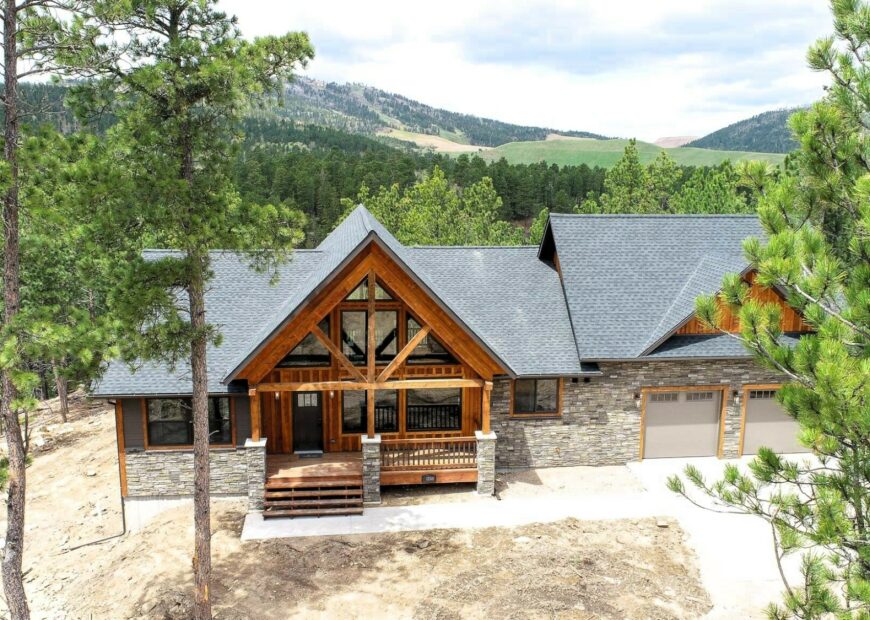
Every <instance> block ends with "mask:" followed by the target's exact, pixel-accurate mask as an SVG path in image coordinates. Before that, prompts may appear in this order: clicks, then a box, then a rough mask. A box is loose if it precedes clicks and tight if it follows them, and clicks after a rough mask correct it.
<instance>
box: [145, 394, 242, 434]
mask: <svg viewBox="0 0 870 620" xmlns="http://www.w3.org/2000/svg"><path fill="white" fill-rule="evenodd" d="M146 416H147V425H148V445H149V446H190V445H193V409H192V401H191V399H189V398H151V399H149V400H148V402H147V408H146ZM208 430H209V441H210V442H211V443H213V444H228V443H231V442H232V440H233V439H232V437H233V435H232V421H231V416H230V399H229V398H225V397H220V396H213V397H210V398H209V399H208Z"/></svg>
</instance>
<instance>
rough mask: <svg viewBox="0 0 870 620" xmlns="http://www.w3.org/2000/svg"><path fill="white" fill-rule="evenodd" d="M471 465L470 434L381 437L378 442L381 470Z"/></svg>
mask: <svg viewBox="0 0 870 620" xmlns="http://www.w3.org/2000/svg"><path fill="white" fill-rule="evenodd" d="M473 467H477V440H476V439H475V438H474V437H439V438H435V439H385V440H383V441H382V442H381V471H413V470H419V469H468V468H473Z"/></svg>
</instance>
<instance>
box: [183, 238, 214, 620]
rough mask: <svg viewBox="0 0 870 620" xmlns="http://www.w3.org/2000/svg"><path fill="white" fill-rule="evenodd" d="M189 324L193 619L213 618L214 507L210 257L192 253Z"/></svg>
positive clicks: (190, 257)
mask: <svg viewBox="0 0 870 620" xmlns="http://www.w3.org/2000/svg"><path fill="white" fill-rule="evenodd" d="M188 256H189V260H190V263H191V265H190V270H191V278H190V288H189V290H188V295H189V296H190V322H191V327H192V328H193V334H194V336H193V340H192V342H191V352H190V370H191V376H192V378H193V472H194V473H193V527H194V540H195V542H194V555H193V581H194V586H195V588H196V592H195V594H194V596H195V598H194V618H195V619H196V620H210V619H211V598H210V592H209V581H210V579H211V506H210V497H209V456H208V443H209V441H208V440H209V437H208V435H209V429H208V371H207V367H206V320H205V273H206V269H207V258H206V257H204V256H202V255H201V254H200V253H189V254H188Z"/></svg>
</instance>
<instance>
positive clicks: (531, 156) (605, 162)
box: [480, 139, 785, 168]
mask: <svg viewBox="0 0 870 620" xmlns="http://www.w3.org/2000/svg"><path fill="white" fill-rule="evenodd" d="M627 144H628V140H578V139H565V140H540V141H535V142H510V143H508V144H502V145H501V146H498V147H496V148H493V149H488V150H485V151H481V152H480V156H481V157H483V158H484V159H487V160H490V161H495V160H498V159H501V158H502V157H504V158H505V159H506V160H507V161H508V163H511V164H532V163H537V162H539V161H546V162H547V163H550V164H558V165H560V166H565V165H574V166H576V165H580V164H586V165H588V166H601V167H602V168H609V167H610V166H612V165H613V164H615V163H616V161H617V160H618V159H619V158H620V157H622V153H623V151H624V150H625V147H626V145H627ZM637 149H638V152H639V154H640V159H641V162H642V163H649V162H651V161H652V160H654V159H655V158H656V156H657V155H658V154H659V151H667V153H668V154H669V155H670V156H671V157H673V158H674V160H675V161H676V162H677V163H678V164H681V165H684V166H715V165H717V164H720V163H722V162H723V161H725V160H726V159H730V160H731V161H740V160H744V159H751V160H759V161H766V162H769V163H771V164H780V163H782V161H783V160H784V159H785V155H782V154H778V153H747V152H743V151H716V150H712V149H699V148H690V147H679V148H674V149H663V148H661V147H658V146H656V145H655V144H650V143H648V142H638V143H637Z"/></svg>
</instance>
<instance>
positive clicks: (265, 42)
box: [72, 0, 313, 620]
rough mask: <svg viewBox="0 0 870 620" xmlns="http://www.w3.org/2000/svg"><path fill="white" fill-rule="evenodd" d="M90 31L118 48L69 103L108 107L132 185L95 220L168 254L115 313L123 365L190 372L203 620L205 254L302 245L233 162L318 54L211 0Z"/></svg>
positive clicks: (102, 14) (146, 8) (151, 7)
mask: <svg viewBox="0 0 870 620" xmlns="http://www.w3.org/2000/svg"><path fill="white" fill-rule="evenodd" d="M94 20H95V23H94V26H95V27H97V28H100V29H102V30H106V31H108V32H110V33H112V34H114V35H115V38H114V41H115V42H114V44H111V45H108V46H107V47H105V48H94V50H93V52H94V55H93V57H82V58H81V59H80V61H81V63H82V65H81V66H82V69H86V68H88V67H91V68H94V70H95V71H98V73H99V77H100V78H101V79H100V80H98V81H93V82H90V83H87V84H84V85H82V86H80V87H79V88H77V89H76V91H75V93H74V94H75V97H74V99H73V101H72V103H73V104H74V105H75V106H76V107H77V108H78V109H79V110H80V111H87V110H88V109H91V110H93V109H94V108H95V107H97V108H99V107H101V106H102V105H104V104H106V103H111V105H112V108H111V109H112V112H113V113H114V114H115V115H116V116H117V119H118V124H117V125H116V126H115V127H114V128H113V129H112V130H111V131H110V133H109V138H110V140H111V143H112V145H113V148H114V150H113V155H114V157H115V161H117V162H118V164H119V165H118V171H117V175H118V177H119V178H121V179H123V178H126V179H129V185H130V187H131V188H132V191H131V192H130V195H129V196H128V197H127V200H126V201H120V202H118V203H109V204H107V205H104V208H103V209H102V210H101V211H99V212H98V213H97V217H98V218H99V223H100V224H101V225H102V227H103V228H104V231H105V234H104V237H107V238H109V237H111V236H112V235H111V234H109V233H110V232H111V233H114V236H123V237H124V238H127V239H141V240H142V241H143V242H150V243H154V244H158V245H159V246H161V247H169V248H174V249H176V250H177V253H175V254H171V255H167V256H165V257H163V258H161V259H159V260H153V261H149V260H145V259H144V258H142V256H141V255H139V254H136V253H131V255H130V256H129V258H128V261H127V264H128V266H129V269H128V270H127V273H126V276H127V277H126V278H125V279H122V280H121V281H119V283H118V284H119V285H118V287H117V288H116V289H115V290H114V291H113V295H112V298H111V302H112V310H113V312H115V314H116V317H117V318H118V319H119V320H121V321H122V324H123V327H125V328H126V331H125V337H124V338H123V339H122V341H121V342H122V343H123V349H122V352H123V353H124V354H125V357H127V358H128V359H134V358H144V359H149V358H150V359H160V360H162V361H164V362H166V363H169V364H171V365H175V364H176V363H177V362H179V361H181V360H185V359H186V360H187V361H188V362H189V365H190V376H191V377H192V392H193V398H192V410H193V435H194V442H193V451H194V532H195V547H194V554H193V569H194V585H195V597H194V617H195V618H197V619H198V620H201V619H205V618H210V617H211V598H210V589H209V581H210V573H211V542H210V538H211V531H210V506H209V445H208V442H209V439H208V437H209V424H208V376H207V372H208V371H207V360H206V351H207V346H208V344H209V343H213V344H219V342H220V333H219V329H218V327H217V326H215V325H212V324H209V322H208V319H207V316H206V308H205V293H206V287H207V284H208V280H209V278H210V277H211V270H210V254H209V250H210V249H211V248H227V249H237V250H241V251H246V252H248V253H249V256H250V258H251V260H252V262H253V263H254V264H255V265H256V266H258V267H262V268H266V267H268V266H270V265H274V263H275V262H277V261H280V260H284V259H286V257H287V253H288V252H289V250H290V248H291V247H292V246H293V245H294V244H296V243H298V242H299V241H300V240H301V237H300V234H299V227H300V224H301V220H300V219H299V218H298V217H297V215H296V214H294V213H293V212H290V211H289V210H288V209H287V208H285V207H284V206H282V205H265V206H258V205H256V204H253V203H250V202H242V201H241V200H240V198H239V195H238V193H237V191H236V189H235V187H234V185H233V183H232V181H231V176H230V172H231V171H230V162H231V161H232V154H233V152H232V145H233V143H234V138H235V137H236V134H237V131H238V126H239V124H240V114H241V112H242V110H243V108H244V107H245V106H246V105H247V103H248V101H250V98H251V97H252V96H253V95H256V94H259V93H262V92H264V91H268V90H270V89H272V88H273V87H275V86H276V85H277V84H278V83H280V82H281V81H283V80H285V79H288V78H290V77H291V76H292V73H293V70H294V69H295V68H296V67H298V66H300V65H303V64H305V62H306V61H307V60H308V59H310V58H311V57H312V56H313V49H312V47H311V45H310V43H309V40H308V37H307V35H305V34H304V33H289V34H287V35H284V36H280V37H264V38H257V39H255V40H254V41H253V42H246V41H245V40H244V39H243V38H242V36H241V34H240V32H239V31H238V29H237V27H236V25H235V20H234V18H231V17H228V16H227V15H225V14H224V13H222V12H220V11H218V10H217V9H216V8H215V2H214V1H213V0H201V1H199V2H187V1H181V0H144V1H141V2H134V3H130V4H126V3H123V4H119V3H116V2H113V1H109V0H106V1H105V2H104V3H98V5H97V7H96V9H95V11H94ZM264 248H270V249H269V250H264Z"/></svg>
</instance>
